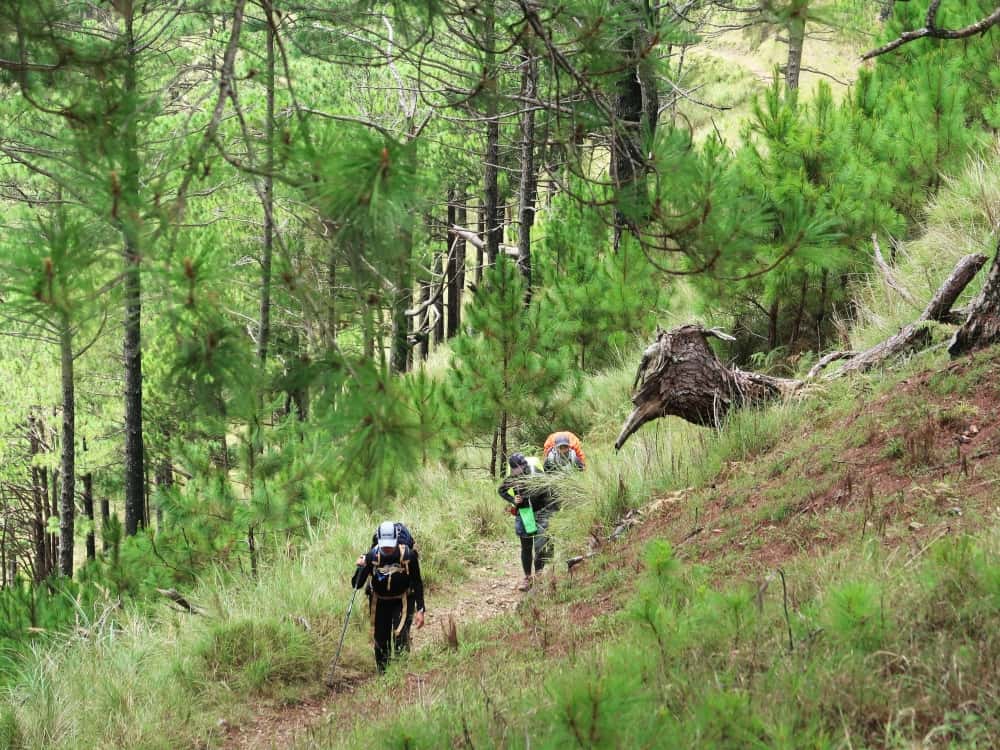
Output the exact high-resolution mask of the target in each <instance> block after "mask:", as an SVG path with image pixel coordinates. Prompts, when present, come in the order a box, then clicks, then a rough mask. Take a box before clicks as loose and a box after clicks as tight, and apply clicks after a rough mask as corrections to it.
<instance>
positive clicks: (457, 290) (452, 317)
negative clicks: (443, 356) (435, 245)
mask: <svg viewBox="0 0 1000 750" xmlns="http://www.w3.org/2000/svg"><path fill="white" fill-rule="evenodd" d="M457 193H458V191H456V190H455V189H454V188H452V189H450V190H448V234H447V237H448V263H447V270H448V321H447V327H446V330H445V334H446V336H447V337H448V338H453V337H454V336H455V335H456V334H457V333H458V324H459V320H460V319H461V316H462V312H461V309H460V308H461V306H462V287H461V281H460V280H459V277H458V243H459V240H460V238H459V236H458V233H457V232H455V229H454V227H455V225H456V223H457V222H458V206H457V205H456V200H457V198H456V196H457ZM463 247H464V242H463Z"/></svg>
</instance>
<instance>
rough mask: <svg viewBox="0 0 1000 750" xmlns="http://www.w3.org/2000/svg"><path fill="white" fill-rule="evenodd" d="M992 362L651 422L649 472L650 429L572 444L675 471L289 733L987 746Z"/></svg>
mask: <svg viewBox="0 0 1000 750" xmlns="http://www.w3.org/2000/svg"><path fill="white" fill-rule="evenodd" d="M998 370H1000V355H998V353H996V352H991V353H987V354H985V355H981V356H979V357H977V358H976V359H974V360H968V361H963V362H959V363H949V362H948V361H947V360H946V359H944V358H943V357H942V355H940V354H934V353H931V354H929V355H924V356H921V357H919V358H917V359H915V360H913V361H912V362H910V363H909V364H908V365H907V366H905V367H903V368H902V369H900V370H897V371H894V372H891V373H887V374H886V375H885V377H884V378H880V379H878V380H874V379H873V380H858V381H844V382H840V383H837V384H834V385H832V386H829V387H826V388H824V389H822V390H817V391H815V392H813V393H812V394H811V395H810V396H809V397H807V398H805V399H803V400H802V401H800V402H798V403H794V404H789V405H785V406H782V407H778V408H775V409H772V410H769V411H765V412H757V413H747V414H743V415H740V416H739V417H737V418H735V419H734V420H733V422H732V423H731V424H730V425H729V426H728V427H727V428H726V430H724V431H723V432H722V433H721V434H720V435H719V436H718V437H711V436H705V433H699V434H700V435H702V439H695V440H691V439H685V440H682V441H675V442H674V443H672V444H674V445H685V446H687V448H686V449H685V453H684V454H682V455H680V456H675V457H674V460H673V466H674V470H673V471H669V472H665V469H668V468H669V463H667V462H664V461H663V460H662V456H661V457H660V458H657V450H658V448H657V446H659V448H660V449H661V450H662V446H663V444H664V442H666V441H665V440H664V435H663V434H662V430H661V434H659V435H657V434H656V432H655V430H652V429H648V430H647V433H646V434H644V435H642V436H641V439H640V440H639V441H638V442H637V443H636V444H635V445H634V446H632V447H631V448H630V450H628V451H626V454H625V455H624V456H623V457H622V458H619V459H615V458H613V457H612V456H610V455H606V454H605V455H601V451H596V453H597V454H598V455H599V456H600V458H599V459H598V460H599V461H600V462H607V465H610V466H617V465H618V464H619V463H625V464H629V463H631V462H634V463H637V464H643V465H644V466H645V468H646V470H647V472H648V474H661V472H662V473H663V474H662V481H661V483H662V485H663V486H664V487H665V488H666V487H670V486H672V485H677V484H684V483H685V482H686V481H687V480H688V479H690V480H693V481H694V482H695V484H696V486H695V487H694V488H693V489H690V490H686V491H681V492H670V493H661V494H659V495H658V496H659V498H660V502H659V503H657V504H656V510H654V511H652V512H651V513H650V514H649V516H648V517H647V519H646V521H645V523H644V524H643V525H642V526H641V527H640V528H638V529H636V530H635V531H633V533H632V535H631V536H630V538H628V539H627V541H626V542H624V543H622V544H613V545H610V546H609V547H608V548H607V549H606V550H605V551H604V552H603V553H602V554H600V555H599V556H597V557H595V558H593V559H592V560H590V561H588V562H587V563H586V564H585V568H584V569H582V570H581V569H578V570H577V571H576V572H575V573H574V574H572V575H570V574H567V573H565V572H563V570H564V568H563V567H562V566H559V568H558V569H557V570H558V573H557V574H555V575H549V576H548V577H547V578H546V579H545V582H544V583H543V585H542V586H540V587H539V589H537V590H536V591H535V592H534V593H533V594H532V595H531V596H528V597H526V598H525V599H524V601H523V602H522V604H521V606H520V607H519V608H518V610H517V611H516V612H515V613H513V614H510V615H506V616H503V617H498V618H495V619H494V620H492V621H488V622H486V623H479V624H476V625H473V626H469V627H466V628H460V630H459V640H460V642H461V647H460V650H459V651H458V652H457V653H455V652H452V651H449V650H448V649H447V648H446V646H445V644H444V642H443V641H441V642H438V643H436V644H433V645H432V646H430V647H428V648H425V649H424V650H423V651H422V652H420V653H419V654H418V655H416V657H415V658H413V659H412V660H411V661H410V662H409V663H408V664H407V665H406V667H405V673H403V672H399V673H396V674H394V675H391V676H390V677H388V678H386V679H385V680H382V681H376V682H374V683H371V684H369V685H367V686H366V687H363V688H362V689H361V690H360V691H359V692H357V693H355V694H353V695H352V696H349V697H346V698H344V699H343V700H341V701H338V702H337V703H336V704H335V706H334V709H333V713H332V714H331V717H330V718H329V720H328V721H327V723H326V724H325V729H323V728H321V729H319V730H316V731H315V732H314V733H312V735H311V737H310V739H309V740H306V741H303V742H301V743H300V744H299V745H298V747H302V748H306V747H358V746H378V747H443V746H454V747H496V746H514V747H522V746H524V747H527V746H531V747H561V746H574V745H581V746H586V747H591V746H602V747H623V746H626V745H631V744H633V743H638V746H646V747H654V746H655V747H666V746H676V747H753V746H757V747H840V746H843V747H850V746H853V747H863V746H899V747H912V746H922V745H920V744H919V743H921V742H923V741H924V739H925V738H928V739H927V744H928V745H933V746H950V747H983V748H985V747H991V746H995V744H996V742H998V741H1000V722H998V720H997V717H998V716H1000V694H998V692H997V691H998V683H997V676H996V675H997V666H998V664H1000V636H998V635H997V632H998V631H997V626H998V625H1000V556H998V553H1000V544H998V542H1000V537H998V535H997V532H996V530H995V524H996V522H997V521H998V520H1000V517H998V514H1000V509H998V508H997V507H996V501H995V493H994V489H993V488H994V484H995V482H996V481H997V479H998V477H1000V472H998V469H1000V458H998V451H1000V431H998V429H997V417H998V416H1000V389H998V387H997V385H996V382H997V379H996V373H997V371H998ZM972 425H976V426H977V428H978V432H977V433H976V434H974V435H972V434H971V430H970V428H971V426H972ZM963 434H964V435H966V436H968V437H969V438H970V440H969V442H968V443H957V442H956V438H957V437H958V436H960V435H963ZM956 445H958V446H959V447H958V448H956ZM595 463H597V462H595ZM614 475H615V470H610V469H609V470H607V471H606V472H605V478H604V479H603V480H595V481H596V486H593V487H592V488H591V489H592V490H598V489H600V490H601V491H602V492H603V493H604V496H605V497H606V496H607V495H609V494H612V493H614V491H615V481H614V480H615V476H614ZM678 478H683V480H684V481H680V482H678V481H677V479H678ZM652 484H656V482H653V483H652ZM577 510H579V509H577ZM665 542H666V543H665ZM564 543H565V545H569V539H567V538H566V537H565V536H564ZM577 544H579V545H580V547H581V548H582V544H580V543H579V542H578V543H577ZM671 549H672V551H671ZM570 551H571V550H570V549H565V554H569V553H570ZM511 554H513V548H512V550H511ZM778 571H781V573H780V574H779V573H778ZM782 576H783V577H784V581H783V580H782ZM783 583H784V586H783ZM786 597H787V599H786ZM786 607H787V615H786V611H785V608H786ZM789 640H791V644H792V647H791V650H789V645H788V644H789ZM403 685H406V686H408V689H406V688H403V687H402V686H403ZM387 694H388V696H390V697H389V699H388V700H387ZM934 738H937V741H936V742H932V741H931V740H933V739H934ZM913 743H917V744H916V745H914V744H913Z"/></svg>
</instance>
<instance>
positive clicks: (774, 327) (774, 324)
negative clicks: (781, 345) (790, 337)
mask: <svg viewBox="0 0 1000 750" xmlns="http://www.w3.org/2000/svg"><path fill="white" fill-rule="evenodd" d="M780 307H781V301H780V298H779V297H778V296H777V295H775V297H774V301H773V302H772V303H771V309H770V310H769V311H768V313H767V349H768V351H773V350H774V349H777V348H778V312H779V311H780Z"/></svg>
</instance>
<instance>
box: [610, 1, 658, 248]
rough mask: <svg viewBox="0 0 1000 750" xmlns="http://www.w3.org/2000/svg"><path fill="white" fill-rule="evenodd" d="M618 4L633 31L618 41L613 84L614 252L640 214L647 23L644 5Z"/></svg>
mask: <svg viewBox="0 0 1000 750" xmlns="http://www.w3.org/2000/svg"><path fill="white" fill-rule="evenodd" d="M620 4H622V5H624V6H626V10H625V11H624V12H626V13H628V14H629V16H631V18H632V23H633V28H632V31H631V33H629V34H627V35H626V36H625V37H624V38H623V40H622V49H621V57H622V59H623V60H624V61H625V64H624V66H623V72H622V75H621V77H620V78H618V80H617V81H616V82H615V99H614V121H613V122H612V123H611V130H612V132H611V165H610V172H611V181H612V183H613V184H614V186H615V192H616V204H617V206H616V208H615V224H614V251H615V252H617V251H618V248H619V247H620V245H621V236H622V232H623V231H624V230H625V229H626V228H628V229H631V230H632V231H636V230H637V227H636V222H635V217H636V215H637V214H638V213H639V212H640V210H641V208H640V201H641V196H640V191H639V190H638V189H637V185H636V182H637V179H638V177H639V176H640V174H641V173H642V172H643V170H644V169H645V166H644V165H645V159H644V158H643V154H642V148H641V142H642V123H643V119H644V116H645V114H646V111H645V109H644V107H643V104H644V102H643V86H642V81H641V80H640V73H639V65H640V62H642V57H643V56H644V54H645V50H644V48H645V46H646V44H647V33H646V28H647V23H648V19H647V17H646V13H647V8H646V5H647V4H646V3H645V2H642V1H641V0H624V2H622V3H620ZM654 92H655V89H654ZM647 93H648V92H647Z"/></svg>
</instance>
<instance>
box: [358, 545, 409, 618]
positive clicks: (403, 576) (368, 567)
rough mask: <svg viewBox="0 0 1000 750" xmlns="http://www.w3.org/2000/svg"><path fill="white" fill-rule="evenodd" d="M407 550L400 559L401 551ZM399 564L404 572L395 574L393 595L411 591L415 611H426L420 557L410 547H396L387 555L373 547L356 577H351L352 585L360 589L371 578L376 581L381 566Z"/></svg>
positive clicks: (367, 553)
mask: <svg viewBox="0 0 1000 750" xmlns="http://www.w3.org/2000/svg"><path fill="white" fill-rule="evenodd" d="M401 549H405V550H406V551H405V553H404V554H403V555H402V557H400V550H401ZM394 564H399V565H400V566H401V567H403V571H401V572H398V573H393V578H395V580H394V581H393V582H392V589H393V592H392V593H396V592H400V593H401V592H403V591H409V596H410V600H411V601H412V602H413V611H414V612H422V611H423V609H424V581H423V579H422V578H421V577H420V556H419V555H418V554H417V552H416V550H413V549H411V548H409V547H402V548H401V547H396V548H395V549H394V550H393V551H392V552H390V553H388V554H386V553H384V552H382V550H381V549H380V548H379V547H372V548H371V549H370V550H368V552H366V553H365V562H364V564H363V565H359V566H357V568H355V570H354V575H353V576H352V577H351V585H352V586H353V587H354V588H356V589H360V588H361V587H362V586H364V585H365V581H367V580H368V577H369V576H371V577H372V580H373V583H374V581H375V580H376V578H377V577H378V576H377V572H378V571H377V569H378V568H379V567H380V566H387V565H394Z"/></svg>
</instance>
